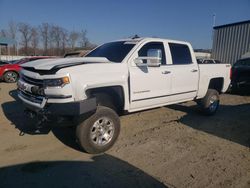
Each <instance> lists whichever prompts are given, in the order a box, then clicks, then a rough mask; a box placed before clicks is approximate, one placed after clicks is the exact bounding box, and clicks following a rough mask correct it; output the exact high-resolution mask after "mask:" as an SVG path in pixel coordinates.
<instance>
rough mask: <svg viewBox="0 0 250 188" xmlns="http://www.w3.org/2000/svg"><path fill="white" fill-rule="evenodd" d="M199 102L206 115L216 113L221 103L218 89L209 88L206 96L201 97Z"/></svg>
mask: <svg viewBox="0 0 250 188" xmlns="http://www.w3.org/2000/svg"><path fill="white" fill-rule="evenodd" d="M197 103H198V105H199V106H200V107H201V110H202V112H203V113H204V114H205V115H213V114H215V113H216V111H217V110H218V108H219V104H220V98H219V93H218V91H216V90H214V89H208V91H207V93H206V96H205V97H204V98H202V99H200V100H199V101H198V102H197Z"/></svg>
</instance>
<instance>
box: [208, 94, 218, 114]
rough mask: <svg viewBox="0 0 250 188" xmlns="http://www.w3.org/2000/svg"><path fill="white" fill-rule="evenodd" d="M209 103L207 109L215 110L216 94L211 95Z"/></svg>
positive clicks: (216, 105) (216, 103) (216, 104)
mask: <svg viewBox="0 0 250 188" xmlns="http://www.w3.org/2000/svg"><path fill="white" fill-rule="evenodd" d="M209 103H210V105H209V110H210V111H212V112H213V111H215V110H216V109H217V107H218V105H219V101H218V98H217V96H216V95H213V96H212V97H211V98H210V100H209Z"/></svg>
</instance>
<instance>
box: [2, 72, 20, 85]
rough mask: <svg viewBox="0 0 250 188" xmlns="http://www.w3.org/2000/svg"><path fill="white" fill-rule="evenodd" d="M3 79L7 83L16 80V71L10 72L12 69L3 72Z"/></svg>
mask: <svg viewBox="0 0 250 188" xmlns="http://www.w3.org/2000/svg"><path fill="white" fill-rule="evenodd" d="M4 79H5V81H6V82H8V83H13V82H16V81H17V73H15V72H12V71H10V72H7V73H5V76H4Z"/></svg>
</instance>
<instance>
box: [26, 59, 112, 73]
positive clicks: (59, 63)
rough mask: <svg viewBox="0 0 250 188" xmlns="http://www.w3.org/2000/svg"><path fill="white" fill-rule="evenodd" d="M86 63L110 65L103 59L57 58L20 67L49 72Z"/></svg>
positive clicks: (32, 62)
mask: <svg viewBox="0 0 250 188" xmlns="http://www.w3.org/2000/svg"><path fill="white" fill-rule="evenodd" d="M86 63H111V62H110V61H109V60H108V59H107V58H105V57H77V58H57V59H41V60H36V61H30V62H27V63H24V64H22V65H21V66H22V67H24V68H25V67H30V68H34V69H36V70H51V69H61V68H64V67H71V66H75V65H81V64H86Z"/></svg>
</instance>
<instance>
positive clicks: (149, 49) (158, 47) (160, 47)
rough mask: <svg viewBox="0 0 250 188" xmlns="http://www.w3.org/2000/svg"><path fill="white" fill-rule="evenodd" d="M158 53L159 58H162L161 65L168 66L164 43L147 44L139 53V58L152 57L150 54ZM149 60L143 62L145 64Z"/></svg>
mask: <svg viewBox="0 0 250 188" xmlns="http://www.w3.org/2000/svg"><path fill="white" fill-rule="evenodd" d="M156 50H157V51H158V55H157V56H158V57H161V64H162V65H166V56H165V50H164V45H163V43H162V42H149V43H147V44H145V45H144V46H143V47H142V48H141V49H140V50H139V51H138V56H139V57H147V56H149V57H152V56H151V55H150V54H152V53H151V52H152V51H154V52H155V51H156ZM146 62H147V60H143V63H146Z"/></svg>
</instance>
